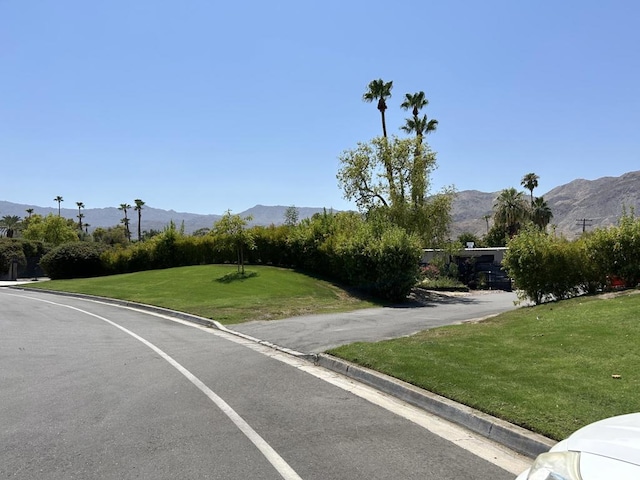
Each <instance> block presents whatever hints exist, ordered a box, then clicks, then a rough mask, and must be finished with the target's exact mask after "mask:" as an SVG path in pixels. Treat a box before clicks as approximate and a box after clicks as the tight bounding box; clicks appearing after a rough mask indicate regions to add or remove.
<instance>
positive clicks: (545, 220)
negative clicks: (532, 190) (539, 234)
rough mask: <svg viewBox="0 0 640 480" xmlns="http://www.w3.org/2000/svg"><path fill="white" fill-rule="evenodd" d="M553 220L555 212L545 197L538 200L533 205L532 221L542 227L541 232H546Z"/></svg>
mask: <svg viewBox="0 0 640 480" xmlns="http://www.w3.org/2000/svg"><path fill="white" fill-rule="evenodd" d="M552 218H553V212H552V211H551V208H550V207H549V205H548V204H547V202H546V201H545V200H544V197H538V198H536V199H535V200H534V201H533V203H532V204H531V219H532V220H533V223H534V224H536V225H537V226H538V227H540V229H541V230H546V228H547V225H549V222H551V219H552Z"/></svg>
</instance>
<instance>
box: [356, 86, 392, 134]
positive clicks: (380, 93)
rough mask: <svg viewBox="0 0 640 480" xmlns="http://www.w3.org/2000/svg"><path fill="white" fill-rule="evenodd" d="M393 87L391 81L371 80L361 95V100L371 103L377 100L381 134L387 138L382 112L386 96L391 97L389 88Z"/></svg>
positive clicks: (385, 106)
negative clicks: (380, 119)
mask: <svg viewBox="0 0 640 480" xmlns="http://www.w3.org/2000/svg"><path fill="white" fill-rule="evenodd" d="M392 88H393V81H391V82H385V81H384V80H382V79H381V78H380V79H378V80H373V81H371V82H370V83H369V86H368V87H367V91H366V92H364V95H362V100H364V101H365V102H368V103H371V102H373V101H374V100H377V101H378V110H380V115H381V116H382V136H383V137H385V138H387V124H386V121H385V116H384V112H385V110H386V109H387V98H389V97H391V89H392Z"/></svg>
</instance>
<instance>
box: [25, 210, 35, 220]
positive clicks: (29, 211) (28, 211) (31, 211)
mask: <svg viewBox="0 0 640 480" xmlns="http://www.w3.org/2000/svg"><path fill="white" fill-rule="evenodd" d="M25 212H27V213H28V214H29V217H28V218H31V215H33V208H27V209H26V210H25Z"/></svg>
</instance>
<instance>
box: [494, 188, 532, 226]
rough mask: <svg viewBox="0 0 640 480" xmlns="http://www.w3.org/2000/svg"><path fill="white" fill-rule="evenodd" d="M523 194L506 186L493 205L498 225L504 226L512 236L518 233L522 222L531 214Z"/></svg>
mask: <svg viewBox="0 0 640 480" xmlns="http://www.w3.org/2000/svg"><path fill="white" fill-rule="evenodd" d="M522 195H523V193H522V192H519V191H517V190H516V189H515V188H513V187H511V188H506V189H504V190H502V192H500V195H499V196H498V198H497V199H496V203H495V204H494V205H493V208H494V221H495V223H496V225H501V226H504V227H505V229H506V230H507V232H508V234H509V236H510V237H513V236H514V235H515V234H516V233H518V230H519V229H520V225H521V223H522V222H523V221H524V220H526V219H527V216H528V215H529V207H528V206H527V201H526V200H525V199H524V198H522Z"/></svg>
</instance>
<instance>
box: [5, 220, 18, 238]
mask: <svg viewBox="0 0 640 480" xmlns="http://www.w3.org/2000/svg"><path fill="white" fill-rule="evenodd" d="M0 227H2V229H4V231H5V235H6V236H7V238H13V234H14V233H15V231H16V230H18V229H19V228H20V217H19V216H17V215H5V216H4V217H2V219H1V220H0Z"/></svg>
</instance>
